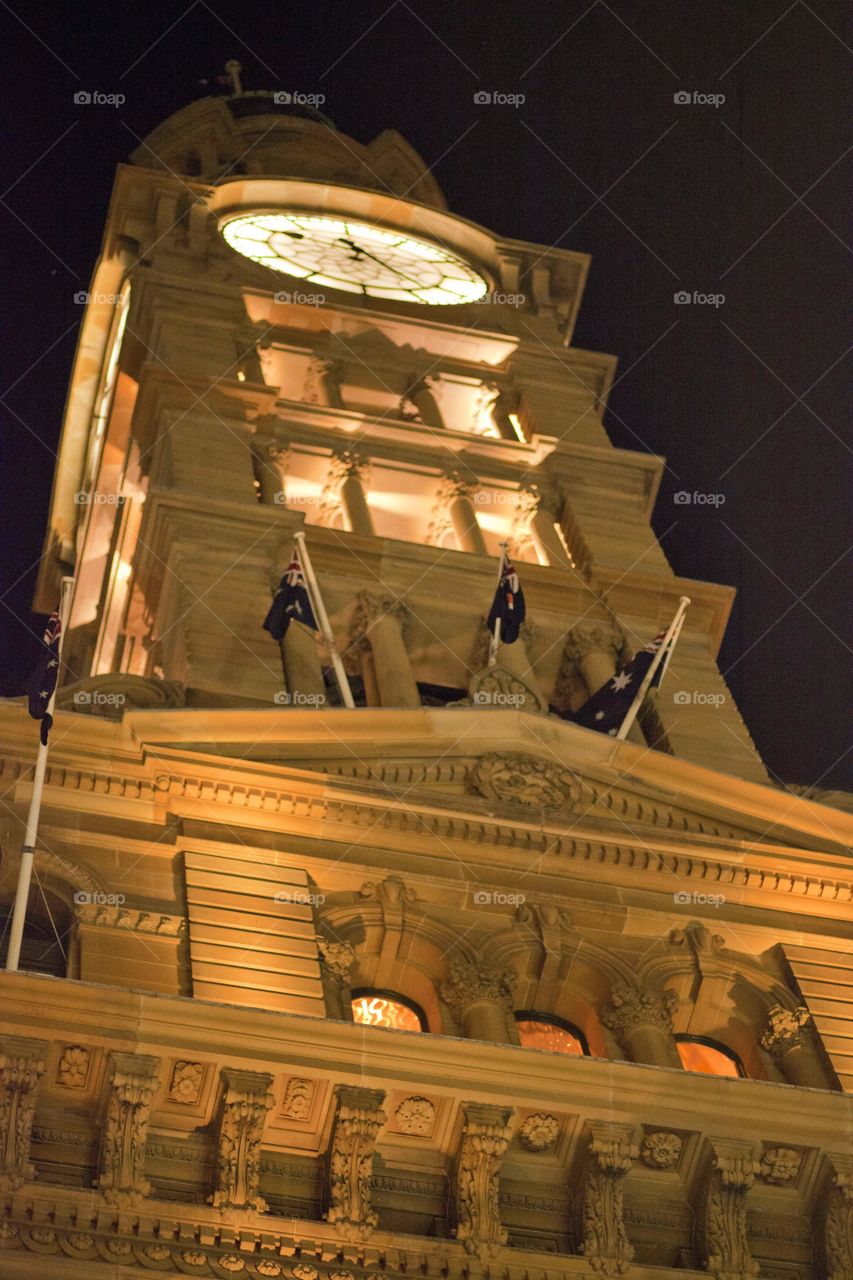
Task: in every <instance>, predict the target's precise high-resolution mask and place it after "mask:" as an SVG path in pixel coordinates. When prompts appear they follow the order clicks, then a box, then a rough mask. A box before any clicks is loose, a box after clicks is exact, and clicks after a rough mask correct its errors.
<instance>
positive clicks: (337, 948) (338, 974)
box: [316, 934, 355, 986]
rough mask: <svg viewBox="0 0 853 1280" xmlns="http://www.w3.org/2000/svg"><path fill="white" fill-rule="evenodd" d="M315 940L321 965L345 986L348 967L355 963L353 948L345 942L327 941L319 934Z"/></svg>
mask: <svg viewBox="0 0 853 1280" xmlns="http://www.w3.org/2000/svg"><path fill="white" fill-rule="evenodd" d="M316 942H317V948H318V950H319V952H320V958H321V961H322V964H323V967H324V968H325V969H326V971H327V972H328V973H329V974H330V975H331V977H332V978H334V980H335V981H336V982H337V983H338V984H339V985H340V986H346V985H347V983H348V982H349V974H350V969H351V968H352V966H353V965H354V964H355V951H354V950H353V948H352V947H351V946H350V945H349V943H347V942H329V941H328V940H327V939H326V938H321V937H320V936H319V934H318V935H317V938H316Z"/></svg>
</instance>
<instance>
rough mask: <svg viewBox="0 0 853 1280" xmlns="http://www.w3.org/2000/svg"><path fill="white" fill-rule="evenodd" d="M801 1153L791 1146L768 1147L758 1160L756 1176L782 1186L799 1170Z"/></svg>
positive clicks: (793, 1177) (791, 1179)
mask: <svg viewBox="0 0 853 1280" xmlns="http://www.w3.org/2000/svg"><path fill="white" fill-rule="evenodd" d="M801 1164H802V1155H801V1154H800V1152H799V1151H794V1150H792V1148H791V1147H768V1148H767V1150H766V1151H765V1152H764V1154H763V1155H762V1157H761V1160H760V1162H759V1173H758V1176H759V1177H760V1178H761V1180H762V1181H763V1182H769V1183H772V1184H773V1185H774V1186H779V1187H781V1186H784V1185H785V1183H787V1182H793V1181H794V1179H795V1178H796V1176H797V1174H798V1173H799V1172H800V1165H801Z"/></svg>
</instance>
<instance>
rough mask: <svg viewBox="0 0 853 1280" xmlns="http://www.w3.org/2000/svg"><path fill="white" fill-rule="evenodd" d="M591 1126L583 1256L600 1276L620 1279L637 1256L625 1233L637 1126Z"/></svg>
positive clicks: (595, 1122)
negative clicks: (626, 1187) (626, 1198)
mask: <svg viewBox="0 0 853 1280" xmlns="http://www.w3.org/2000/svg"><path fill="white" fill-rule="evenodd" d="M588 1127H589V1131H590V1144H589V1151H588V1153H587V1162H586V1168H585V1170H584V1176H583V1196H582V1200H581V1235H582V1237H583V1255H584V1257H585V1258H586V1260H587V1262H588V1263H589V1265H590V1268H591V1269H592V1270H593V1271H595V1272H597V1273H598V1274H599V1275H603V1276H618V1275H621V1274H622V1273H623V1272H624V1271H627V1270H628V1267H629V1265H630V1262H631V1259H632V1258H633V1256H634V1250H633V1248H632V1247H631V1245H630V1243H629V1241H628V1233H627V1231H626V1230H625V1210H624V1196H623V1189H624V1188H623V1184H624V1180H625V1176H626V1174H627V1173H628V1171H629V1170H630V1168H631V1165H632V1164H633V1162H634V1160H636V1158H637V1156H638V1154H639V1150H638V1148H637V1145H636V1143H635V1141H634V1126H633V1125H630V1124H614V1123H611V1122H609V1121H606V1120H591V1121H590V1122H589V1126H588Z"/></svg>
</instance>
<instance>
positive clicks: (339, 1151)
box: [325, 1084, 388, 1240]
mask: <svg viewBox="0 0 853 1280" xmlns="http://www.w3.org/2000/svg"><path fill="white" fill-rule="evenodd" d="M335 1099H336V1104H335V1120H334V1124H333V1126H332V1137H331V1141H330V1142H329V1148H328V1151H327V1152H326V1188H325V1194H326V1203H327V1209H326V1213H325V1217H326V1220H327V1222H331V1223H333V1224H334V1225H335V1227H336V1228H337V1230H338V1232H339V1233H340V1234H342V1235H348V1236H351V1235H353V1234H355V1235H356V1236H357V1237H358V1239H360V1240H366V1239H367V1237H368V1236H369V1235H370V1234H371V1232H372V1231H373V1229H374V1227H375V1226H376V1225H377V1223H378V1222H379V1218H378V1216H377V1214H376V1212H375V1211H374V1210H373V1208H372V1207H371V1179H372V1177H373V1158H374V1156H375V1154H376V1139H377V1137H378V1135H379V1130H380V1129H381V1128H382V1125H383V1124H384V1123H385V1121H386V1119H387V1118H388V1117H387V1116H386V1115H385V1112H384V1111H383V1110H382V1103H383V1102H384V1100H385V1093H384V1091H383V1090H382V1089H363V1088H360V1087H358V1086H356V1085H346V1084H339V1085H336V1086H335Z"/></svg>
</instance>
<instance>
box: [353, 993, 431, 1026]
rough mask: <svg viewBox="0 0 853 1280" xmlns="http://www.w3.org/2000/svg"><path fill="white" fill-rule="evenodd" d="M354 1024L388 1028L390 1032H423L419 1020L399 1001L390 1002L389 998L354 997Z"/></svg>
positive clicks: (412, 1010) (377, 996)
mask: <svg viewBox="0 0 853 1280" xmlns="http://www.w3.org/2000/svg"><path fill="white" fill-rule="evenodd" d="M352 1016H353V1021H354V1022H360V1023H361V1024H362V1025H363V1026H365V1027H390V1028H391V1030H392V1031H423V1027H422V1026H421V1020H420V1018H419V1017H418V1015H417V1014H416V1013H415V1011H414V1009H410V1008H409V1006H408V1005H407V1004H403V1002H402V1001H401V1000H392V999H391V998H390V996H380V995H370V994H367V995H362V996H356V997H355V999H354V1000H353V1002H352Z"/></svg>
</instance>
